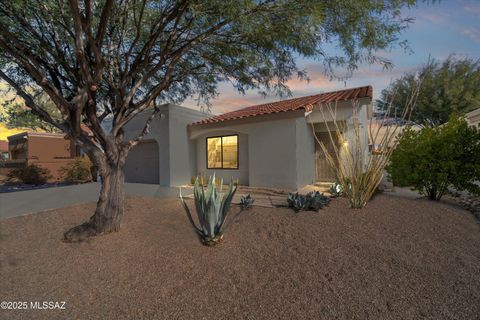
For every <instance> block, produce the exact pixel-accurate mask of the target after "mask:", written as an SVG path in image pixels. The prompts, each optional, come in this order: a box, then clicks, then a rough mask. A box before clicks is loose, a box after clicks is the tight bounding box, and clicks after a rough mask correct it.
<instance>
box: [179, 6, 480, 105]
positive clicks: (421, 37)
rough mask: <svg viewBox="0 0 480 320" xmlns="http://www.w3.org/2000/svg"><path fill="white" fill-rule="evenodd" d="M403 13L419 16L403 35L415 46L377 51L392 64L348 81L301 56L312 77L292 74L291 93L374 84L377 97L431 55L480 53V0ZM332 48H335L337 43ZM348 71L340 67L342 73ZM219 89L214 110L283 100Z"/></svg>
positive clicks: (370, 68) (367, 68) (364, 67)
mask: <svg viewBox="0 0 480 320" xmlns="http://www.w3.org/2000/svg"><path fill="white" fill-rule="evenodd" d="M404 16H405V17H411V18H414V19H415V21H414V22H413V23H412V24H411V25H410V28H409V29H408V30H406V31H405V32H404V33H403V34H402V35H401V40H404V39H406V40H408V42H409V44H410V49H411V51H410V52H405V51H404V50H403V49H401V48H395V49H393V50H391V51H389V52H380V53H378V54H379V55H382V56H384V57H387V58H389V59H390V60H392V62H393V63H394V67H393V69H391V70H382V68H381V67H380V66H375V65H368V64H364V65H361V66H360V67H359V69H358V70H357V71H356V72H354V74H353V76H352V77H351V78H350V79H348V80H347V81H330V80H329V78H328V77H327V76H325V75H324V74H323V72H322V65H321V63H319V62H316V61H308V60H303V59H299V60H298V64H299V66H300V67H301V68H303V69H305V70H306V71H307V72H308V74H309V78H310V79H311V81H310V82H309V83H307V82H304V81H299V80H297V79H292V80H291V81H290V82H289V85H290V88H291V90H292V93H293V97H300V96H305V95H310V94H316V93H321V92H325V91H331V90H336V89H343V88H351V87H357V86H364V85H373V88H374V97H377V96H378V94H379V93H380V91H381V90H382V89H384V88H385V87H386V86H388V84H389V83H390V82H391V80H392V79H395V78H397V77H400V76H401V75H402V74H403V73H405V72H410V71H414V70H415V69H417V68H418V67H420V66H422V65H423V64H424V63H425V62H427V60H428V57H429V55H430V56H431V57H432V58H434V59H440V60H441V59H445V58H446V57H448V55H449V54H456V55H457V56H458V57H470V58H476V59H478V58H480V0H443V1H440V2H438V1H437V2H436V3H435V4H430V5H427V4H420V5H418V6H417V7H413V8H410V9H406V10H404ZM329 49H331V50H335V46H331V47H329ZM344 73H345V71H342V70H339V71H338V75H339V76H341V75H342V74H344ZM219 92H220V95H219V97H218V98H216V99H215V100H213V101H212V112H213V113H214V114H219V113H224V112H228V111H233V110H235V109H240V108H242V107H247V106H250V105H254V104H260V103H265V102H269V101H275V100H280V99H279V97H275V96H269V97H267V98H263V97H262V96H261V95H260V94H258V92H256V91H251V92H248V93H247V94H246V95H240V94H238V93H237V92H236V91H235V90H234V89H233V88H232V87H231V86H230V85H227V84H223V85H220V87H219ZM182 105H184V106H188V107H192V108H198V106H197V105H196V102H195V101H193V100H187V101H185V102H184V103H183V104H182Z"/></svg>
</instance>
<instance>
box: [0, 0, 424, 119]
mask: <svg viewBox="0 0 480 320" xmlns="http://www.w3.org/2000/svg"><path fill="white" fill-rule="evenodd" d="M71 3H73V4H70V5H69V4H65V3H64V2H62V1H51V0H45V1H42V2H41V5H40V3H39V2H38V1H37V0H23V1H2V2H1V3H0V9H2V10H0V38H1V39H2V40H4V41H6V42H7V43H10V42H11V40H12V37H14V38H15V40H16V41H18V42H20V43H23V44H28V54H30V53H31V55H33V56H35V57H36V60H35V64H34V68H35V69H38V70H40V71H42V74H44V75H45V77H46V79H44V80H45V81H46V83H48V85H49V86H50V87H52V86H55V87H56V89H58V90H61V93H62V95H64V97H69V98H70V99H71V97H74V96H76V95H78V89H79V87H78V85H79V82H78V79H77V78H76V77H77V76H80V77H81V76H82V74H81V73H79V69H80V68H79V66H80V65H82V63H84V61H79V59H80V60H82V59H85V62H86V63H87V64H88V66H87V67H89V68H90V67H91V68H92V70H98V69H99V68H100V67H102V68H103V66H107V67H106V68H105V71H104V75H103V76H101V77H100V80H99V81H97V82H96V83H95V88H96V90H95V92H96V94H95V95H91V96H93V97H94V99H95V100H96V101H95V102H96V105H98V107H99V108H100V106H101V105H102V103H104V104H106V105H109V104H110V103H111V95H110V93H111V91H112V90H113V91H116V89H117V88H118V87H119V86H120V84H121V85H125V86H127V87H125V88H122V89H121V90H122V91H125V92H132V90H135V91H134V92H132V95H133V96H134V98H135V99H134V103H137V102H138V101H142V100H143V99H144V98H145V94H144V93H149V94H154V95H158V96H159V100H164V101H169V102H179V101H181V100H183V99H185V98H186V97H189V96H192V95H193V96H198V97H199V99H200V101H201V102H208V98H209V97H212V96H215V95H216V94H217V85H218V83H221V82H228V83H232V84H233V86H234V87H235V89H237V90H238V91H240V92H245V91H246V90H249V89H258V90H259V91H260V92H262V93H267V92H274V93H278V94H280V95H282V94H289V90H288V88H287V87H286V85H285V83H286V82H287V80H288V79H289V78H291V77H294V76H298V77H300V78H303V79H305V78H306V76H307V75H306V73H305V71H304V70H301V69H299V68H298V66H297V65H296V63H295V58H296V57H298V56H301V57H309V58H317V59H320V62H321V63H323V64H324V65H325V69H326V71H327V72H333V69H334V67H336V66H341V67H344V68H346V69H348V70H350V71H351V70H354V69H355V68H357V66H358V64H359V63H362V62H365V61H368V62H370V63H380V64H383V65H384V66H390V65H391V61H389V60H387V59H385V58H383V57H381V56H378V55H376V52H378V51H379V50H382V49H386V50H388V49H390V48H391V47H392V46H394V45H396V44H398V43H399V44H400V46H405V45H406V43H405V42H401V41H400V40H399V34H400V33H401V32H402V31H403V30H404V29H405V28H406V27H407V26H408V24H409V23H410V22H412V20H411V19H409V18H404V17H402V16H401V9H402V8H404V7H406V6H413V5H414V4H415V3H416V0H390V1H385V2H384V1H376V0H339V1H311V0H277V1H258V0H244V1H237V0H223V1H219V0H206V1H154V0H147V1H113V5H112V8H111V13H110V15H109V16H108V19H105V18H103V20H102V12H103V11H104V9H105V8H104V7H105V3H106V1H102V0H95V1H91V2H90V3H91V6H90V7H88V9H89V10H90V11H91V12H88V11H89V10H87V5H86V4H83V3H82V4H80V5H79V4H78V3H77V1H72V2H71ZM72 7H73V8H75V10H77V9H78V11H79V13H76V12H75V11H73V9H72ZM105 11H106V12H110V10H105ZM89 13H91V14H89ZM167 13H168V14H167ZM79 15H81V16H80V17H79V18H81V19H83V20H82V21H83V26H82V28H83V29H82V30H81V31H80V32H81V37H83V41H82V43H83V45H84V46H85V48H76V39H75V34H77V32H76V31H75V25H74V24H75V21H76V19H75V18H77V17H78V16H79ZM20 17H21V18H20ZM87 19H91V20H88V21H87ZM87 22H88V23H87ZM104 23H105V24H106V25H104ZM100 26H102V27H105V28H106V30H108V32H106V33H105V36H104V41H103V42H101V43H100V44H99V46H98V47H96V48H94V47H89V46H93V45H94V44H95V43H94V42H91V41H87V40H92V39H90V38H89V37H90V36H91V35H92V34H93V35H95V34H98V33H99V32H98V30H97V29H98V28H100ZM44 30H49V32H44ZM36 31H40V32H41V33H39V32H36ZM112 43H113V44H115V45H113V46H112ZM327 43H332V44H334V45H335V46H336V47H337V48H338V49H339V50H338V51H336V52H335V54H332V51H331V50H328V48H325V47H326V44H327ZM12 47H13V46H11V47H10V46H9V47H8V48H6V47H5V48H3V49H4V50H2V51H0V66H1V67H2V69H3V70H4V71H5V74H6V75H9V76H10V77H11V79H13V80H14V81H15V82H16V83H19V84H22V85H25V84H33V83H35V82H37V83H38V84H39V86H42V88H43V89H46V88H47V87H46V84H45V83H39V80H38V79H34V76H33V75H34V74H35V73H34V72H32V71H30V70H25V66H23V65H22V64H21V61H22V60H20V59H16V58H13V55H12V52H13V51H16V49H15V48H12ZM59 48H60V49H61V50H60V52H59ZM7 49H8V50H7ZM79 50H81V55H77V53H80V52H79ZM96 50H97V51H96ZM18 51H21V50H18ZM84 52H88V53H89V54H90V55H89V56H88V57H87V56H84V55H83V53H84ZM97 52H98V53H99V54H100V55H101V58H102V59H103V61H101V63H100V62H99V61H97V59H96V58H94V57H93V56H92V55H93V54H96V53H97ZM23 54H25V55H26V54H27V53H24V52H22V57H23ZM164 54H165V55H164ZM79 57H81V58H79ZM158 63H161V64H162V65H157V64H158ZM111 66H117V67H115V68H113V67H111ZM167 66H168V68H167ZM167 70H169V72H170V71H171V74H169V75H168V77H167V74H166V71H167ZM170 76H171V77H170ZM137 79H141V83H140V81H137ZM165 79H168V81H170V80H171V82H170V83H169V86H168V90H160V91H158V90H154V91H149V90H151V89H153V88H154V87H156V86H157V85H159V84H162V83H163V81H164V80H165ZM85 81H86V80H85ZM88 85H90V83H88ZM112 86H113V87H112ZM82 88H83V85H82ZM114 89H115V90H114ZM136 90H140V91H139V92H136ZM140 92H142V94H140ZM49 94H50V95H52V96H53V95H54V93H52V92H51V91H49ZM55 101H56V103H60V100H55ZM131 106H132V105H130V107H131ZM110 107H111V108H112V109H113V106H110ZM85 112H86V111H85Z"/></svg>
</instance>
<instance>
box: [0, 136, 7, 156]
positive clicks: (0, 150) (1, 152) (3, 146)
mask: <svg viewBox="0 0 480 320" xmlns="http://www.w3.org/2000/svg"><path fill="white" fill-rule="evenodd" d="M5 160H8V141H5V140H0V161H5Z"/></svg>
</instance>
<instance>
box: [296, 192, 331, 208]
mask: <svg viewBox="0 0 480 320" xmlns="http://www.w3.org/2000/svg"><path fill="white" fill-rule="evenodd" d="M287 202H288V207H289V208H292V209H293V211H295V212H299V211H302V210H303V211H318V210H320V209H321V208H323V207H325V206H326V205H327V204H328V203H329V202H330V198H329V197H327V196H325V195H324V194H323V193H320V192H318V191H314V192H309V193H307V194H306V195H302V194H298V192H296V193H289V194H288V198H287Z"/></svg>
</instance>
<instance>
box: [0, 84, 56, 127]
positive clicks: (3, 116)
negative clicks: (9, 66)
mask: <svg viewBox="0 0 480 320" xmlns="http://www.w3.org/2000/svg"><path fill="white" fill-rule="evenodd" d="M10 91H14V90H12V88H8V87H7V88H6V89H2V90H0V95H7V94H8V93H9V92H10ZM35 96H36V98H35V102H36V103H37V104H38V105H41V106H42V108H44V109H45V110H46V111H47V112H48V113H49V114H51V115H52V117H53V118H55V119H57V120H58V119H60V118H61V115H60V111H59V110H58V109H57V108H56V107H55V105H54V104H53V102H52V101H51V100H50V99H49V98H48V96H47V95H46V94H41V92H39V93H36V94H35ZM0 105H1V106H2V108H3V111H2V112H1V113H0V122H2V123H5V125H6V126H7V128H30V129H33V130H35V131H36V130H39V129H40V130H43V131H46V132H58V131H59V130H58V129H57V128H55V127H54V126H53V125H51V124H49V123H48V122H45V121H43V120H41V119H40V118H39V117H38V116H36V115H35V114H33V113H32V112H31V111H30V110H29V109H28V108H27V107H26V106H25V104H24V103H23V101H22V100H19V99H10V100H3V101H1V102H0Z"/></svg>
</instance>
